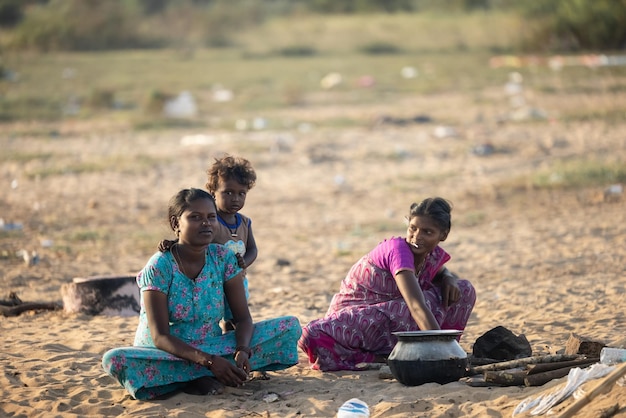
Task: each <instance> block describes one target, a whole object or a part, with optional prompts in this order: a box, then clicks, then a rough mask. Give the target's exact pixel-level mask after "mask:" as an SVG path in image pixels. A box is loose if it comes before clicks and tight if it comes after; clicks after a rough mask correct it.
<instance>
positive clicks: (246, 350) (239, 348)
mask: <svg viewBox="0 0 626 418" xmlns="http://www.w3.org/2000/svg"><path fill="white" fill-rule="evenodd" d="M240 351H243V352H244V353H246V354H247V355H248V358H251V357H252V350H250V347H248V346H247V345H238V346H237V348H235V354H234V356H235V357H237V353H238V352H240Z"/></svg>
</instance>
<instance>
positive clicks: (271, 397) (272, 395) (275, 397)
mask: <svg viewBox="0 0 626 418" xmlns="http://www.w3.org/2000/svg"><path fill="white" fill-rule="evenodd" d="M278 399H279V396H278V394H277V393H274V392H270V393H268V394H267V395H265V396H263V400H264V401H265V402H267V403H270V402H276V401H277V400H278Z"/></svg>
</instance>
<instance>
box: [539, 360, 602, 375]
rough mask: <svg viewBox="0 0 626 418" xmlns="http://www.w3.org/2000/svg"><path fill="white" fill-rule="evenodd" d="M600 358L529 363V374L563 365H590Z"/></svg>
mask: <svg viewBox="0 0 626 418" xmlns="http://www.w3.org/2000/svg"><path fill="white" fill-rule="evenodd" d="M599 361H600V359H599V358H584V359H580V360H571V361H561V362H558V363H542V364H529V365H528V374H529V375H531V374H537V373H543V372H548V371H550V370H556V369H562V368H563V367H571V366H578V367H580V366H588V365H590V364H593V363H597V362H599Z"/></svg>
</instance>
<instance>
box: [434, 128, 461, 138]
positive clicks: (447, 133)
mask: <svg viewBox="0 0 626 418" xmlns="http://www.w3.org/2000/svg"><path fill="white" fill-rule="evenodd" d="M433 135H434V137H435V138H439V139H443V138H454V137H456V136H457V132H456V129H454V128H453V127H451V126H437V127H436V128H435V130H434V131H433Z"/></svg>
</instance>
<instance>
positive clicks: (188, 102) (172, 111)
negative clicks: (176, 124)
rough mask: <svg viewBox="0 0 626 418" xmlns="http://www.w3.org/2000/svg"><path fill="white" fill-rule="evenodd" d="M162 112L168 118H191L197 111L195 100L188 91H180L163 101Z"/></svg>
mask: <svg viewBox="0 0 626 418" xmlns="http://www.w3.org/2000/svg"><path fill="white" fill-rule="evenodd" d="M163 113H165V116H167V117H170V118H179V119H186V118H193V117H195V116H196V115H197V113H198V108H197V106H196V101H195V100H194V98H193V96H192V95H191V93H189V92H188V91H183V92H181V93H180V94H179V95H178V96H176V97H175V98H173V99H171V100H168V101H166V102H165V105H164V106H163Z"/></svg>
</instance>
